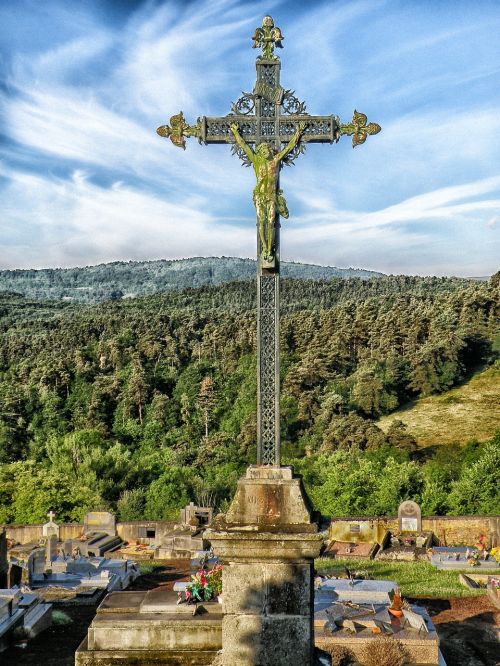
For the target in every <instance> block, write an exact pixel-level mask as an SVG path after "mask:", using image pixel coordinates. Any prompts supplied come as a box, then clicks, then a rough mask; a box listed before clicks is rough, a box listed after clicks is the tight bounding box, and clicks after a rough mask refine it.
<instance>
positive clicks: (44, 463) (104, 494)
mask: <svg viewBox="0 0 500 666" xmlns="http://www.w3.org/2000/svg"><path fill="white" fill-rule="evenodd" d="M254 308H255V296H254V284H252V283H251V282H240V283H232V284H227V285H222V286H220V287H202V288H200V289H196V290H195V289H189V290H185V291H182V292H171V293H168V294H161V295H160V294H159V295H155V296H150V297H145V298H138V299H127V300H123V301H111V302H107V303H104V304H101V305H96V306H82V305H75V304H61V303H54V302H48V301H47V302H36V301H30V300H29V299H25V298H22V297H19V296H17V295H15V294H4V295H3V296H1V297H0V341H1V346H0V522H34V521H40V520H44V518H45V514H46V513H47V511H48V510H49V509H50V508H52V509H54V510H55V511H56V512H57V513H58V517H59V519H61V520H63V519H66V520H79V519H80V518H81V516H82V515H83V513H84V512H85V511H86V510H88V509H91V508H92V509H95V508H99V507H101V508H104V507H106V508H109V509H111V510H117V511H118V513H119V515H120V517H121V518H122V519H124V520H126V519H134V518H137V519H138V518H142V517H147V518H151V519H155V518H156V519H160V518H171V517H174V516H176V515H177V510H178V508H179V507H180V506H182V505H183V504H184V503H185V502H187V501H189V500H195V501H198V502H211V503H213V504H215V505H217V506H218V507H219V508H222V509H223V508H224V507H225V506H226V504H227V501H228V499H229V498H230V497H231V495H232V493H233V490H234V487H235V484H236V480H237V479H238V477H239V476H240V475H241V473H242V471H243V469H244V468H245V466H246V465H247V464H248V463H250V462H253V461H254V460H255V455H256V451H255V449H256V400H255V392H256V378H255V342H256V341H255V335H256V334H255V310H254ZM498 308H499V276H498V275H496V276H494V277H493V278H492V279H491V280H490V281H489V282H486V283H479V282H470V281H465V280H455V279H446V278H409V277H404V276H396V277H385V278H379V279H373V280H369V281H364V280H356V279H354V280H340V279H334V280H332V281H320V282H308V281H300V280H285V281H284V283H283V289H282V311H283V317H282V325H281V342H282V358H281V362H282V396H281V409H282V449H283V452H284V458H285V461H287V462H291V463H293V464H294V465H296V466H297V467H298V468H299V470H300V471H301V472H302V473H303V474H304V478H305V483H306V486H307V488H308V490H309V492H310V495H311V497H312V499H313V502H314V504H315V506H316V508H317V509H318V510H320V511H322V512H323V513H325V514H335V515H349V514H351V515H352V514H357V515H359V514H365V515H368V514H371V513H379V514H384V513H394V512H395V511H396V509H397V506H398V503H399V502H400V501H401V499H404V498H408V497H411V498H413V499H417V501H418V500H420V501H421V502H422V506H423V510H424V512H426V513H437V514H439V513H495V512H496V513H498V512H499V510H500V507H499V506H498V502H499V501H498V493H497V492H496V486H495V484H496V480H495V479H496V474H497V472H496V470H497V468H498V463H499V462H500V460H499V455H500V454H499V451H500V446H499V445H500V441H499V439H498V438H496V439H495V438H493V439H492V440H491V442H490V443H489V444H474V443H471V444H470V445H469V446H468V447H465V448H464V449H459V448H457V447H439V446H437V445H439V443H440V442H439V435H438V434H437V436H436V447H435V450H434V451H432V450H430V451H426V452H424V453H422V452H419V451H417V450H416V445H415V440H414V439H413V437H412V436H411V433H408V432H407V431H406V430H405V428H404V426H403V425H402V424H401V423H398V422H396V423H395V424H393V425H392V426H391V429H390V430H389V431H388V433H387V434H384V433H383V432H382V431H381V430H380V429H379V428H378V427H377V426H376V425H375V423H374V419H375V418H377V417H378V416H379V415H381V414H383V413H388V412H391V411H393V410H394V409H396V408H397V407H398V406H399V405H401V404H402V403H404V402H406V401H407V400H409V399H411V398H415V397H418V396H422V395H428V394H431V393H436V392H441V391H444V390H446V389H448V388H449V387H451V386H452V385H454V384H456V383H457V382H459V381H460V380H461V379H463V378H464V377H465V376H466V374H467V373H468V372H470V371H471V370H472V369H473V368H475V367H476V366H477V365H478V364H481V363H482V364H484V363H492V362H495V354H496V351H495V344H496V343H495V336H498ZM443 427H446V424H443ZM478 484H479V485H478Z"/></svg>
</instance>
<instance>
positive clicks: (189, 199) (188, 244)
mask: <svg viewBox="0 0 500 666" xmlns="http://www.w3.org/2000/svg"><path fill="white" fill-rule="evenodd" d="M267 13H270V14H272V15H273V17H274V19H275V22H276V24H277V25H279V26H280V28H281V30H282V32H283V34H284V36H285V40H284V46H285V48H284V49H283V50H281V51H280V52H279V55H280V57H281V62H282V75H281V79H282V84H283V85H284V87H285V88H292V89H294V90H295V91H296V94H297V96H298V97H299V98H300V99H303V100H305V101H306V102H307V108H308V111H309V112H310V113H315V114H325V115H326V114H330V113H333V114H336V115H339V116H340V117H341V119H342V120H343V121H344V122H346V121H348V120H350V118H351V117H352V111H353V109H354V108H357V109H358V110H359V111H363V112H364V113H366V114H367V115H368V117H369V119H370V120H373V121H376V122H378V123H379V124H380V125H382V128H383V129H382V133H381V134H379V135H377V136H375V137H370V138H369V139H368V141H367V143H366V144H364V145H363V146H360V147H358V148H356V149H355V150H353V149H352V147H351V143H350V139H349V138H347V137H343V139H342V140H341V141H340V143H338V144H337V145H333V146H331V145H329V144H326V145H312V146H309V147H308V149H307V151H306V153H305V154H304V155H303V156H301V157H300V159H299V160H297V163H296V165H295V166H293V167H290V168H285V169H284V171H283V173H282V180H281V183H282V187H283V189H284V192H285V195H286V197H287V202H288V207H289V209H290V219H289V220H286V221H284V222H283V228H282V236H281V238H282V257H283V259H285V260H295V261H308V262H314V263H320V264H328V265H336V266H341V267H348V266H355V267H362V268H370V269H376V270H380V271H383V272H386V273H408V274H422V275H425V274H434V275H451V274H453V275H464V276H474V275H488V274H491V273H493V272H495V271H496V270H498V268H499V261H498V258H499V257H500V58H499V55H500V51H499V48H498V35H499V34H500V3H499V2H498V1H496V0H494V1H491V2H488V1H486V0H478V1H476V2H475V3H471V2H470V1H467V2H465V1H463V2H462V1H461V0H453V1H451V0H450V1H448V2H447V1H439V0H434V1H430V0H429V1H423V0H416V1H413V2H412V1H410V0H406V1H397V0H387V1H384V0H381V1H378V0H377V1H375V0H359V1H357V0H349V1H346V2H341V1H339V2H332V1H330V2H314V1H312V2H308V3H305V2H278V1H276V0H271V1H268V2H265V3H264V2H260V1H259V0H257V1H251V2H243V1H236V0H209V1H205V0H192V1H191V2H174V1H173V0H167V1H164V2H160V1H156V2H134V1H133V0H128V1H127V0H122V1H120V0H99V1H97V0H96V1H95V2H92V1H91V0H89V1H85V0H80V1H79V0H71V1H69V0H64V1H63V0H44V1H43V2H40V1H38V0H30V1H28V0H15V1H12V0H1V1H0V70H1V81H0V121H1V125H0V150H1V154H0V197H1V212H0V268H29V267H33V268H41V267H48V266H52V267H56V266H76V265H86V264H95V263H100V262H104V261H115V260H128V259H157V258H181V257H189V256H211V255H226V256H233V255H234V256H241V257H248V256H253V254H254V251H255V215H254V209H253V205H252V196H251V193H252V188H253V184H254V176H253V172H252V171H251V170H250V169H245V168H242V167H241V166H240V163H239V161H238V159H237V158H236V157H233V156H232V155H231V154H230V150H229V147H228V146H213V145H212V146H199V145H198V144H197V142H196V141H194V140H193V139H192V140H190V141H189V144H188V148H187V150H186V151H185V152H183V151H181V150H179V149H178V148H175V147H174V146H173V145H172V144H171V143H170V141H168V140H165V139H161V138H160V137H158V136H157V135H156V133H155V129H156V127H157V126H158V125H161V124H164V123H166V122H168V119H169V118H170V116H171V115H173V114H174V113H177V112H178V111H179V110H180V109H182V111H183V112H184V114H185V116H186V118H187V119H188V120H189V121H190V122H193V121H194V120H195V119H196V118H197V117H198V116H199V115H224V114H226V113H228V112H229V110H230V104H231V102H233V101H235V100H236V99H237V98H238V97H239V95H240V93H241V91H243V90H251V89H252V87H253V83H254V79H255V66H254V62H255V57H256V55H257V52H256V51H254V50H252V48H251V44H252V43H251V39H250V37H251V35H252V34H253V31H254V29H255V27H256V26H257V25H260V22H261V19H262V16H264V15H265V14H267Z"/></svg>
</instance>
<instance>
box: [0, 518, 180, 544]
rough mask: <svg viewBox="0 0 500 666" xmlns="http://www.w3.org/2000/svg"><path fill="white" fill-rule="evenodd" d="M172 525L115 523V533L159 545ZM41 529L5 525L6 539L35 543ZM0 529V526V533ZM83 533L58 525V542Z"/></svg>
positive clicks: (160, 522) (74, 526) (71, 526)
mask: <svg viewBox="0 0 500 666" xmlns="http://www.w3.org/2000/svg"><path fill="white" fill-rule="evenodd" d="M56 522H57V521H56ZM174 524H175V523H173V522H171V521H168V520H151V521H146V520H135V521H130V522H124V523H116V533H117V534H118V536H119V537H121V538H122V539H123V541H139V542H142V543H151V542H156V543H161V542H162V540H163V538H164V537H165V536H166V535H167V534H169V533H170V532H171V531H172V529H173V527H174ZM42 528H43V525H42V523H40V524H37V525H5V530H6V532H7V538H8V539H13V540H14V541H15V542H16V543H37V542H38V541H40V539H41V538H42ZM1 529H2V526H1V525H0V532H1ZM83 531H84V526H83V524H76V523H61V524H59V540H60V541H65V540H66V539H76V538H78V537H79V536H80V535H81V534H82V533H83Z"/></svg>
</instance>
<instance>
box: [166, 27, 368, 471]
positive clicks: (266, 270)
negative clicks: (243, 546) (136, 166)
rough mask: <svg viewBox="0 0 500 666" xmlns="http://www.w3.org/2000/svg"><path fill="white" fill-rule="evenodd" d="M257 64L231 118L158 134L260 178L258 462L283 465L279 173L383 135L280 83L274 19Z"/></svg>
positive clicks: (260, 39) (359, 118) (260, 32)
mask: <svg viewBox="0 0 500 666" xmlns="http://www.w3.org/2000/svg"><path fill="white" fill-rule="evenodd" d="M252 39H253V42H254V44H253V46H254V48H262V55H260V56H258V57H257V60H256V63H255V65H256V69H257V80H256V82H255V85H254V88H253V90H252V92H244V93H243V94H242V96H241V97H240V98H239V99H238V100H237V101H236V102H235V103H233V104H232V106H231V111H230V113H229V114H228V115H226V116H221V117H207V116H202V117H200V118H198V120H197V121H196V124H195V125H189V124H188V123H187V122H186V120H185V119H184V116H183V114H182V111H181V112H180V113H178V114H177V115H175V116H172V117H171V118H170V125H162V126H161V127H158V129H157V130H156V131H157V133H158V134H159V135H160V136H163V137H169V138H170V140H171V141H172V143H173V144H174V145H176V146H179V147H180V148H183V149H185V147H186V142H185V139H186V137H190V136H194V137H197V139H198V141H199V142H200V143H204V144H211V143H229V144H232V148H231V150H232V152H233V153H234V154H236V155H237V156H238V157H239V158H240V159H241V160H242V162H243V164H244V165H245V166H252V167H253V169H254V171H255V177H256V186H255V188H254V191H253V202H254V205H255V210H256V215H257V364H258V368H257V392H258V395H257V422H258V427H257V432H258V435H257V463H258V464H259V465H273V466H279V465H280V416H279V413H280V410H279V394H280V387H279V375H280V371H279V291H280V289H279V287H280V238H279V231H280V216H281V217H284V218H288V208H287V204H286V201H285V198H284V196H283V191H282V190H281V188H280V177H279V176H280V170H281V167H282V166H283V165H286V166H289V165H291V164H293V163H294V161H295V160H296V158H297V157H298V156H299V155H300V154H301V153H303V152H304V150H305V147H306V144H307V143H334V142H337V141H338V140H339V138H340V136H341V135H343V134H347V135H350V136H352V145H353V147H355V146H357V145H360V144H362V143H364V142H365V141H366V138H367V136H368V135H369V134H377V133H378V132H380V126H379V125H377V124H376V123H368V122H367V117H366V116H365V115H364V114H363V113H358V112H357V111H354V115H353V119H352V120H351V122H350V123H347V124H342V123H341V122H340V119H339V117H338V116H334V115H329V116H313V115H310V114H309V113H308V112H307V111H306V105H305V103H304V102H301V101H299V99H297V97H296V96H295V93H294V91H293V90H289V89H285V88H283V87H282V86H281V83H280V69H281V63H280V60H279V58H278V56H277V55H275V53H274V49H275V47H279V48H282V44H281V42H282V40H283V39H284V38H283V35H282V34H281V30H280V29H279V28H277V27H276V26H275V25H274V22H273V19H272V18H271V17H270V16H266V17H264V19H263V21H262V27H260V28H257V29H256V31H255V33H254V36H253V38H252Z"/></svg>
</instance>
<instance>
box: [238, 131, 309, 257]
mask: <svg viewBox="0 0 500 666" xmlns="http://www.w3.org/2000/svg"><path fill="white" fill-rule="evenodd" d="M305 126H306V123H305V122H304V121H300V122H298V123H297V129H296V130H295V133H294V135H293V136H292V138H291V139H290V141H289V142H288V143H287V145H286V146H285V147H284V148H283V149H282V150H280V151H279V152H278V153H276V152H275V151H274V149H273V147H272V146H271V145H270V144H269V143H266V142H263V143H259V145H258V146H257V148H256V149H255V152H254V151H253V150H252V149H251V148H250V146H249V145H248V144H247V143H246V142H245V141H244V139H243V138H242V136H241V134H240V132H239V130H238V125H237V123H232V124H231V125H230V129H231V132H232V133H233V134H234V138H235V140H236V143H237V144H238V146H240V148H241V149H242V150H243V151H244V153H245V155H246V156H247V157H248V159H249V160H250V163H251V164H252V166H253V168H254V171H255V177H256V178H257V184H256V186H255V188H254V191H253V203H254V205H255V210H256V212H257V224H258V228H259V238H260V245H261V254H262V259H263V260H264V261H265V262H268V263H270V262H272V260H273V257H274V222H275V219H276V213H279V214H280V215H282V216H283V217H284V218H288V209H287V206H286V201H285V197H284V196H283V194H282V191H281V190H280V189H279V188H278V175H279V171H280V164H281V160H282V159H283V158H284V157H286V156H287V155H288V153H289V152H290V151H292V150H293V149H294V148H295V146H296V145H297V143H298V142H299V139H300V135H301V134H302V132H303V131H304V128H305Z"/></svg>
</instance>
